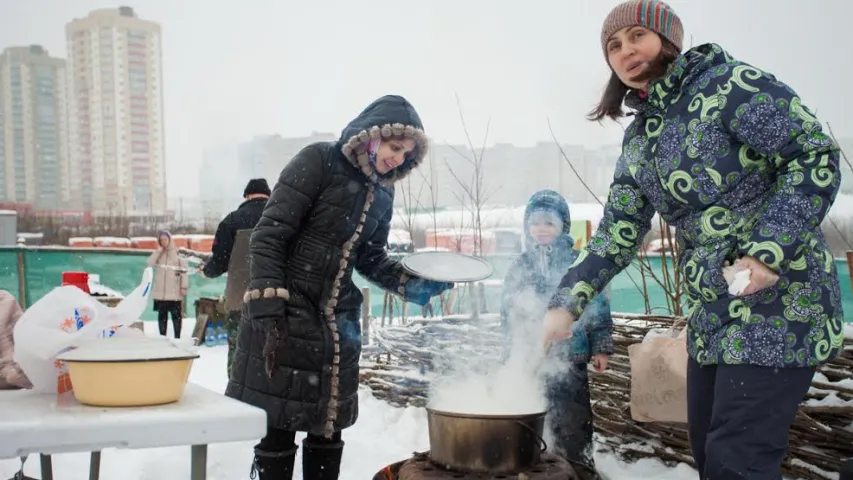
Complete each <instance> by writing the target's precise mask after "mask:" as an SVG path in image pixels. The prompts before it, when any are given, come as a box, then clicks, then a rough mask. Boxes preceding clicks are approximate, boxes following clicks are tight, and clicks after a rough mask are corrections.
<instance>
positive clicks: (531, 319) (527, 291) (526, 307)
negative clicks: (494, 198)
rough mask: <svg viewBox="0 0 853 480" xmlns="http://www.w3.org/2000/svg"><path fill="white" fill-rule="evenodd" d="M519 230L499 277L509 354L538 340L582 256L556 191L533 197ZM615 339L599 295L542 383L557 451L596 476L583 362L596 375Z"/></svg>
mask: <svg viewBox="0 0 853 480" xmlns="http://www.w3.org/2000/svg"><path fill="white" fill-rule="evenodd" d="M524 229H525V232H524V239H525V242H524V243H525V251H524V252H523V253H522V254H521V256H519V257H518V259H516V261H515V262H514V263H513V264H512V266H510V269H509V271H508V272H507V275H506V278H505V279H504V291H503V296H502V302H501V326H502V327H503V330H504V334H505V335H506V336H507V343H508V346H507V349H508V350H510V349H513V348H515V345H519V346H522V348H525V349H526V347H527V345H528V344H529V341H526V340H527V339H529V337H531V334H532V335H534V336H535V338H538V335H539V332H540V328H541V327H540V325H541V319H542V316H543V315H544V314H545V309H546V307H547V305H548V300H549V299H550V297H551V294H552V293H553V292H554V290H556V288H557V285H559V283H560V280H561V279H562V277H563V274H564V273H565V272H566V270H567V269H568V268H569V266H571V265H572V263H574V262H575V260H576V259H577V258H578V254H579V251H578V250H575V249H574V246H575V241H574V239H573V238H572V236H571V233H570V230H571V215H570V213H569V205H568V204H567V203H566V200H565V199H564V198H563V197H562V195H560V194H559V193H557V192H555V191H553V190H542V191H539V192H536V193H535V194H533V196H531V197H530V200H529V201H528V202H527V208H525V211H524ZM612 334H613V319H612V318H611V316H610V303H609V302H608V301H607V297H605V296H604V294H600V295H598V296H596V297H595V299H594V300H593V301H592V302H590V305H589V306H588V307H587V309H586V310H585V311H584V314H583V316H582V317H581V320H580V322H578V327H577V328H576V329H575V333H574V336H573V337H572V338H571V339H570V340H568V341H566V342H563V343H562V344H560V345H557V346H555V347H553V348H552V349H551V350H550V354H551V355H553V356H554V357H555V358H556V359H557V361H556V362H555V364H557V365H559V367H558V368H557V371H553V370H552V369H550V368H549V369H548V373H549V375H548V377H547V382H546V383H547V388H546V392H547V396H548V415H549V418H548V423H549V425H550V431H551V435H552V438H553V440H552V441H553V442H554V445H553V447H554V450H555V451H556V452H557V453H558V454H560V455H561V456H563V457H564V458H566V459H567V460H569V461H572V462H576V463H580V464H581V465H582V466H585V467H587V468H589V469H591V470H593V471H594V470H595V462H594V461H593V455H592V454H593V448H592V436H593V426H592V406H591V404H590V394H589V377H588V375H587V364H588V363H589V362H590V360H592V362H593V366H594V367H595V368H596V370H597V371H603V370H604V369H605V368H606V367H607V360H608V358H609V356H610V355H611V354H612V353H613V339H612ZM510 345H511V346H510ZM511 353H512V352H509V354H511ZM550 364H551V363H550V362H549V365H550Z"/></svg>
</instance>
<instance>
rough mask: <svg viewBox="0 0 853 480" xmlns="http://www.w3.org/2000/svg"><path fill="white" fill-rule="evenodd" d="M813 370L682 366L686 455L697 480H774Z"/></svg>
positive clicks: (738, 366) (750, 366)
mask: <svg viewBox="0 0 853 480" xmlns="http://www.w3.org/2000/svg"><path fill="white" fill-rule="evenodd" d="M814 372H815V369H814V368H768V367H756V366H752V365H713V366H706V367H702V366H700V365H699V364H698V363H697V362H696V361H695V360H693V359H692V358H691V359H690V360H688V365H687V419H688V433H689V437H690V450H691V451H692V452H693V459H694V460H695V461H696V468H697V469H698V470H699V477H700V479H701V480H740V479H750V480H779V479H780V478H782V474H781V466H782V461H783V460H784V459H785V455H786V454H787V452H788V430H789V429H790V427H791V424H792V423H793V422H794V417H795V416H796V414H797V409H798V407H799V404H800V402H801V401H802V400H803V397H805V395H806V393H807V392H808V390H809V387H810V386H811V382H812V377H813V376H814Z"/></svg>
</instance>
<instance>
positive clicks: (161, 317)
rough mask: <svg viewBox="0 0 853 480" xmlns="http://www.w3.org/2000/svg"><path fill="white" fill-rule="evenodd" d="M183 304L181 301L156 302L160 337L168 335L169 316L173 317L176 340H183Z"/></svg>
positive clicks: (155, 308) (155, 307)
mask: <svg viewBox="0 0 853 480" xmlns="http://www.w3.org/2000/svg"><path fill="white" fill-rule="evenodd" d="M182 306H183V304H182V302H181V301H180V300H155V301H154V310H157V326H158V327H160V335H163V336H165V335H166V327H167V322H168V321H169V315H170V314H171V315H172V328H173V329H174V330H175V338H181V320H182V318H183V312H181V310H182V308H181V307H182Z"/></svg>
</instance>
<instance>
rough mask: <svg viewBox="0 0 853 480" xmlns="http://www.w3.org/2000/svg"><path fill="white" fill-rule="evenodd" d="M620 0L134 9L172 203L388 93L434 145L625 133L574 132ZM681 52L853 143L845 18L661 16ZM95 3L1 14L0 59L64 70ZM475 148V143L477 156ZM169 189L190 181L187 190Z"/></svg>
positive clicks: (696, 8)
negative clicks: (208, 179) (7, 55)
mask: <svg viewBox="0 0 853 480" xmlns="http://www.w3.org/2000/svg"><path fill="white" fill-rule="evenodd" d="M617 3H619V2H618V1H617V0H594V1H592V0H524V1H518V0H513V1H510V0H464V1H463V0H455V1H451V0H426V1H420V2H417V3H412V2H403V1H394V2H392V1H387V0H362V1H353V0H310V1H307V0H303V1H299V0H297V1H282V0H245V3H240V4H239V7H237V5H238V3H237V2H234V1H224V0H137V1H135V2H132V3H128V4H127V5H128V6H132V7H133V8H134V9H136V11H137V13H138V14H139V16H140V17H142V18H145V19H149V20H154V21H157V22H159V23H160V24H161V25H162V27H163V42H164V80H165V115H166V118H165V123H166V162H167V174H168V178H169V191H170V194H171V195H182V196H191V195H195V194H196V193H197V190H198V185H197V181H196V180H195V179H196V178H197V175H196V173H195V170H197V169H198V167H199V165H200V163H201V156H202V150H203V148H204V147H206V146H215V145H217V144H219V143H221V142H223V141H229V140H235V141H236V140H241V139H247V138H249V137H251V136H252V135H255V134H264V133H280V134H282V135H284V136H299V135H306V134H309V133H310V132H311V131H333V132H339V131H340V129H341V127H342V126H343V125H344V124H345V123H346V122H347V121H348V120H349V119H350V118H351V117H353V116H354V115H355V114H356V113H357V112H358V111H359V110H360V109H361V108H362V107H364V106H365V105H366V104H367V103H368V102H370V101H371V100H373V99H374V98H375V97H377V96H379V95H382V94H386V93H398V94H402V95H404V96H406V97H408V98H409V99H410V100H411V101H412V102H413V103H414V105H415V107H416V108H417V109H418V111H419V112H420V114H421V116H422V118H423V120H424V122H425V124H426V129H427V132H428V133H429V134H430V135H431V136H432V137H434V139H435V140H436V141H448V142H451V143H461V142H463V141H464V136H463V131H462V128H461V125H460V122H459V116H458V112H457V109H456V103H455V99H454V94H458V95H459V97H460V99H461V102H462V105H463V108H464V113H465V116H466V120H467V123H468V126H469V130H470V132H471V134H472V136H474V137H475V139H481V138H482V136H483V133H484V128H485V125H486V122H487V120H488V119H490V118H491V132H490V135H489V139H488V143H494V142H509V143H515V144H517V145H528V144H532V143H534V142H536V141H540V140H545V141H550V134H549V132H548V126H547V123H546V117H550V118H551V122H552V124H553V126H554V129H555V131H556V133H557V135H558V136H559V138H560V140H561V141H562V142H566V143H577V144H586V145H587V146H589V147H595V146H597V145H600V144H602V143H611V142H618V141H619V139H620V138H621V135H622V130H621V129H620V128H619V126H617V125H615V124H606V125H605V126H600V125H598V124H593V123H590V122H587V121H585V120H584V114H585V113H586V111H587V110H588V109H589V108H590V107H591V106H592V105H593V104H594V103H595V101H596V99H597V97H598V95H599V93H600V91H601V88H602V87H603V84H604V82H605V80H606V78H607V75H608V69H607V66H606V63H605V61H604V58H603V55H602V52H601V47H600V43H599V31H600V27H601V23H602V21H603V19H604V17H605V16H606V14H607V12H608V11H609V9H610V8H611V7H612V6H614V5H616V4H617ZM670 4H671V5H673V7H674V8H675V10H676V11H677V12H678V14H679V16H680V17H681V18H682V21H683V23H684V25H685V28H686V30H687V34H686V36H687V37H688V38H687V39H686V40H685V43H689V41H690V40H689V37H690V36H691V35H692V37H693V44H694V45H698V44H700V43H705V42H710V41H713V42H716V43H719V44H721V45H722V46H723V47H724V48H726V49H727V50H729V51H730V52H731V53H732V54H733V55H734V56H735V57H738V58H740V59H743V60H745V61H747V62H750V63H752V64H754V65H756V66H758V67H762V68H764V69H766V70H768V71H770V72H772V73H774V74H776V75H777V76H778V77H779V78H780V79H782V80H783V81H785V82H787V83H788V84H790V85H791V86H793V87H794V88H795V89H796V90H798V91H799V93H800V94H801V96H802V97H803V98H804V101H805V102H806V103H807V104H808V105H810V106H812V107H813V108H816V109H817V110H818V116H819V117H820V118H821V120H823V121H824V122H827V121H828V122H830V123H832V124H833V128H834V129H835V131H836V134H837V135H839V136H851V135H853V126H851V125H850V112H851V110H853V101H851V99H850V95H849V93H848V92H849V90H850V88H851V74H853V68H851V65H853V55H851V53H850V52H851V47H853V37H851V36H850V34H849V33H845V29H847V28H849V21H850V19H851V18H853V2H849V1H844V0H812V1H809V2H806V1H803V0H799V1H793V0H672V1H671V2H670ZM119 5H121V4H120V3H109V2H108V1H103V0H0V27H2V28H0V46H2V47H6V46H12V45H27V44H33V43H38V44H41V45H43V46H45V47H46V48H47V49H48V50H49V51H50V52H51V54H53V55H57V56H65V38H64V26H65V24H66V23H67V22H68V21H70V20H71V19H73V18H75V17H83V16H85V15H86V14H87V13H88V12H89V11H90V10H93V9H96V8H103V7H115V6H119ZM476 141H478V142H479V140H476ZM178 179H187V180H186V183H185V184H182V183H179V180H178Z"/></svg>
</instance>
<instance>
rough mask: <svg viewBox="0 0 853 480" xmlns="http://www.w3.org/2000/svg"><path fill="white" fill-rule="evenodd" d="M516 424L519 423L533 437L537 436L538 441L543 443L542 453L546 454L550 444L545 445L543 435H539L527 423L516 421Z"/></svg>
mask: <svg viewBox="0 0 853 480" xmlns="http://www.w3.org/2000/svg"><path fill="white" fill-rule="evenodd" d="M515 423H517V424H519V425H521V426H522V427H524V428H526V429H528V430H530V433H532V434H533V435H535V436H536V439H537V440H539V443H541V444H542V450H541V452H542V453H545V451H546V450H548V444H547V443H545V439H544V438H542V436H541V435H539V434H538V433H536V430H533V429H532V428H530V425H528V424H526V423H524V422H522V421H521V420H516V421H515Z"/></svg>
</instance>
